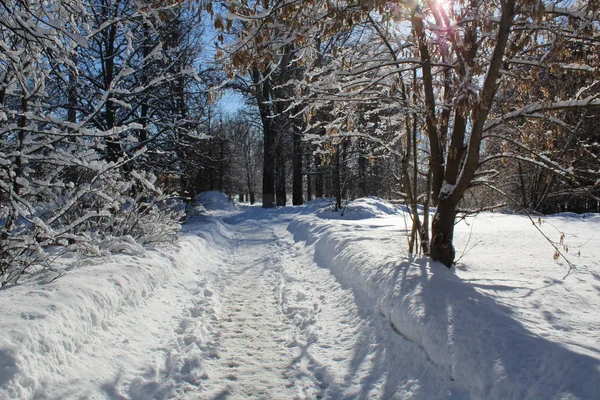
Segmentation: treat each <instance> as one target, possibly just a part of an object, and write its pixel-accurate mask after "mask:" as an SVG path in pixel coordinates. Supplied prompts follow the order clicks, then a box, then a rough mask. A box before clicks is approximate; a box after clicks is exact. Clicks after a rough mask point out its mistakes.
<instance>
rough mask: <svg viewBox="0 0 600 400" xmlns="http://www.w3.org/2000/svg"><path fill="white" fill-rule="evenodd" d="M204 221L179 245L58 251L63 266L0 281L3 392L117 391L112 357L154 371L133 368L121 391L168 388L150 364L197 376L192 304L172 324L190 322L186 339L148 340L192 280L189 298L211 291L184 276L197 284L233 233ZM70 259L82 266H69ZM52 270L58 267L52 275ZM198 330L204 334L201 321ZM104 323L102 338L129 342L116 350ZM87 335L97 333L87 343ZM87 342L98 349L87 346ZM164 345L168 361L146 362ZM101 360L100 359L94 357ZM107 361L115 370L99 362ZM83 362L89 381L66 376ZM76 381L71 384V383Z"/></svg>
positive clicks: (134, 393)
mask: <svg viewBox="0 0 600 400" xmlns="http://www.w3.org/2000/svg"><path fill="white" fill-rule="evenodd" d="M202 223H203V224H204V225H205V227H204V229H202V230H201V231H200V230H199V229H198V228H197V227H196V228H195V229H196V232H195V234H194V235H189V236H188V235H184V237H183V238H182V239H181V240H180V243H179V245H178V246H177V248H174V247H171V248H166V249H155V250H149V251H147V252H146V253H144V254H143V255H141V256H128V255H118V256H109V257H103V258H96V259H89V260H85V261H83V262H79V261H78V260H76V259H71V260H69V259H63V260H61V264H62V265H63V266H62V269H61V270H60V271H55V272H51V273H48V276H47V279H35V280H30V281H26V280H23V281H22V283H21V284H19V285H18V286H14V287H8V288H5V289H3V290H0V332H2V335H1V336H0V398H3V399H4V398H7V399H8V398H13V399H24V398H73V397H74V396H77V397H80V396H81V395H82V393H81V390H82V385H83V386H84V387H85V385H89V393H88V395H90V396H93V395H94V394H95V393H96V392H97V388H98V387H103V388H104V391H105V394H106V395H107V396H108V397H110V398H117V397H118V398H123V397H119V396H120V394H119V391H118V382H115V386H114V387H113V386H111V385H110V384H107V383H106V381H109V380H112V379H113V378H114V376H117V377H119V376H120V372H119V367H120V366H119V364H118V362H119V361H115V360H123V361H122V362H123V364H124V365H127V364H132V365H138V366H139V369H140V371H143V370H144V369H151V370H153V371H155V373H154V375H153V374H152V373H149V374H148V373H142V372H140V376H138V377H127V378H128V380H129V381H130V382H131V381H133V384H132V385H131V389H130V392H129V393H128V398H132V399H147V398H156V397H157V398H166V397H171V396H173V395H175V393H173V391H174V385H173V384H171V385H164V384H162V385H158V384H157V383H156V382H159V381H161V380H160V379H158V377H156V376H155V375H156V374H164V375H165V376H168V377H169V378H170V379H169V380H168V381H170V382H173V381H175V380H178V381H182V380H183V381H186V380H189V381H193V380H197V379H200V376H201V374H202V371H201V365H199V362H198V361H197V360H199V356H198V355H197V353H199V351H198V350H194V346H196V348H197V346H198V345H199V343H200V342H201V341H202V340H201V338H199V339H198V340H192V339H189V334H190V332H192V328H191V327H189V326H188V325H190V324H191V323H192V322H191V321H192V320H193V318H192V317H193V316H194V314H197V313H198V312H199V311H198V310H188V311H189V312H187V314H191V316H190V318H189V321H187V322H185V321H181V322H180V324H181V326H177V327H176V328H177V329H182V331H186V332H187V334H188V337H187V338H185V340H184V338H180V339H181V340H179V342H177V341H175V342H174V343H172V344H171V345H170V346H168V348H165V349H162V350H161V348H157V347H156V344H155V343H154V341H155V339H156V338H158V337H159V336H160V335H164V336H165V337H167V336H168V335H167V334H166V333H165V332H156V330H157V329H158V330H161V331H164V330H168V329H171V327H170V324H172V323H173V321H171V318H170V315H171V314H170V313H169V312H170V310H172V309H174V308H177V307H178V305H179V304H178V303H179V302H180V300H181V298H182V296H185V295H186V294H185V293H187V292H189V291H190V289H194V291H192V293H196V299H192V300H194V301H196V302H197V303H198V304H200V303H201V302H202V301H203V297H205V296H206V295H210V291H209V292H206V291H205V290H200V289H199V288H193V287H191V286H194V285H198V286H199V285H200V283H199V282H200V281H201V279H202V278H201V276H202V275H207V274H209V273H210V271H212V270H214V268H216V267H217V266H218V265H219V262H220V261H219V260H221V259H222V258H223V257H222V256H220V255H219V246H220V244H224V243H225V242H226V241H227V240H228V238H229V236H230V233H229V231H228V230H227V228H226V227H225V226H224V225H223V224H221V223H220V222H218V221H214V220H213V221H211V220H208V219H205V220H204V221H203V222H202ZM187 229H191V228H190V227H187ZM198 231H200V233H199V232H198ZM76 264H85V266H83V265H82V266H77V267H76V268H74V266H75V265H76ZM57 273H59V274H62V273H64V276H62V277H59V278H58V279H55V280H53V279H52V277H55V276H56V274H57ZM186 285H187V286H189V287H188V288H187V289H188V290H187V291H182V290H181V288H180V286H186ZM187 314H186V313H183V315H187ZM131 321H134V323H133V324H132V323H131ZM197 330H198V334H197V335H198V336H201V332H202V327H200V326H198V327H197ZM103 333H107V335H106V338H105V339H107V340H109V341H110V340H113V339H111V338H114V337H115V336H116V337H119V336H121V339H120V340H122V341H123V343H130V345H129V346H125V347H126V348H127V352H126V353H125V354H121V353H119V354H117V353H115V352H116V351H117V350H116V349H113V348H112V347H111V344H110V343H106V341H103V340H104V339H103ZM90 340H93V341H95V342H94V343H91V344H90ZM84 345H85V346H84ZM164 346H167V343H165V344H164ZM121 347H122V346H121ZM90 348H91V349H95V350H92V353H89V351H90V350H89V349H90ZM82 349H83V350H85V351H83V350H82ZM163 350H164V351H168V352H169V356H168V357H167V358H168V359H169V363H168V365H163V366H153V364H155V363H156V360H153V358H154V357H155V355H156V352H157V351H163ZM194 354H196V355H194ZM102 360H104V361H105V364H104V365H103V367H97V366H98V364H102ZM106 365H111V366H112V367H114V370H106V369H105V368H106ZM98 368H100V369H101V370H98ZM73 370H77V372H76V373H73ZM81 370H87V371H88V376H89V381H90V382H89V384H88V383H87V382H86V383H85V384H83V383H82V382H69V378H70V377H71V376H81V375H84V376H85V373H82V372H81ZM117 380H118V379H117ZM163 381H164V379H163ZM74 385H77V390H76V391H75V392H73V393H71V392H70V391H69V390H70V388H71V386H74ZM61 386H62V388H63V390H64V392H61V393H53V392H49V390H50V389H49V388H54V389H56V388H60V387H61ZM84 397H85V396H84Z"/></svg>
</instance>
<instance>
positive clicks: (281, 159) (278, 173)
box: [275, 134, 287, 207]
mask: <svg viewBox="0 0 600 400" xmlns="http://www.w3.org/2000/svg"><path fill="white" fill-rule="evenodd" d="M276 142H277V143H276V145H275V202H276V203H277V206H278V207H283V206H285V205H286V204H287V193H286V187H285V153H284V146H283V135H282V134H280V135H279V137H278V138H277V139H276Z"/></svg>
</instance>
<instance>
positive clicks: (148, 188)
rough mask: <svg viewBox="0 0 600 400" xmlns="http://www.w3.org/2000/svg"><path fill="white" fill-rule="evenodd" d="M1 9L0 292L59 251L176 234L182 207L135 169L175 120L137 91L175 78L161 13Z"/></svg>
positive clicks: (87, 6) (40, 6) (64, 3)
mask: <svg viewBox="0 0 600 400" xmlns="http://www.w3.org/2000/svg"><path fill="white" fill-rule="evenodd" d="M3 6H4V7H3V9H2V10H0V48H1V49H2V51H0V285H2V286H4V285H6V284H9V283H16V282H17V280H18V279H19V278H20V277H21V276H23V275H24V274H29V273H34V272H36V271H39V270H40V269H43V268H47V267H50V266H51V265H52V262H53V260H55V259H56V257H58V256H60V254H61V253H62V252H64V251H78V252H83V253H88V254H102V253H103V251H124V252H129V253H132V252H138V251H140V248H139V246H141V245H143V244H146V243H151V242H159V241H165V240H170V239H172V238H173V237H174V235H175V233H176V232H177V229H178V227H179V223H178V221H179V219H180V212H179V209H177V208H170V207H168V206H166V203H165V200H166V196H165V194H164V193H163V192H162V191H161V190H160V188H158V187H156V186H155V180H156V178H155V177H154V175H153V174H152V172H140V171H139V170H136V163H137V162H138V160H139V159H140V158H139V157H140V156H141V155H142V154H143V153H144V152H145V150H146V148H147V147H148V146H150V145H151V143H152V140H154V141H155V142H158V141H159V136H160V138H161V139H163V138H164V137H165V136H167V135H168V132H171V131H170V129H171V128H169V129H167V128H165V126H166V125H165V124H167V122H168V121H171V120H172V119H173V115H172V112H170V113H164V114H161V116H165V115H166V116H165V119H164V120H161V121H158V122H157V120H156V118H155V117H156V115H155V114H153V113H151V112H150V111H149V108H152V107H154V108H152V110H154V111H156V110H158V109H161V110H162V109H163V108H164V109H166V110H170V111H172V109H173V108H172V107H170V106H171V103H168V104H167V103H165V104H162V103H161V104H157V105H154V104H149V103H150V100H148V98H147V96H146V95H142V93H150V92H154V93H155V94H156V93H157V91H158V90H159V89H163V90H166V88H169V87H170V85H169V83H170V82H171V81H172V80H174V79H176V78H181V77H182V74H183V72H181V73H176V72H173V71H174V70H176V69H174V68H171V67H170V66H169V62H165V60H167V59H168V56H169V51H170V50H169V49H170V48H169V49H167V46H162V45H161V43H160V42H159V40H160V39H159V38H161V37H162V36H161V34H162V33H163V30H164V29H165V28H166V26H162V25H161V24H162V19H161V18H160V15H159V11H158V10H155V9H154V8H153V7H151V6H150V5H144V6H143V7H142V6H141V5H140V4H138V3H137V2H133V1H131V2H126V1H122V2H111V3H110V4H97V3H95V2H91V3H90V2H81V1H80V0H48V1H44V2H21V1H8V2H5V3H3ZM159 25H160V26H159ZM139 32H144V34H143V35H141V34H138V35H137V36H136V35H135V34H136V33H139ZM151 48H155V50H153V51H151V52H150V53H149V54H147V55H145V56H143V57H139V55H140V54H141V53H143V52H145V51H147V50H148V49H151ZM115 49H118V51H116V50H115ZM163 50H164V51H163ZM108 52H111V54H108ZM99 55H101V56H99ZM149 74H152V77H154V76H156V77H157V79H151V77H150V76H149ZM141 75H143V76H141ZM158 77H160V78H158ZM154 97H155V98H156V99H157V100H156V101H158V100H160V99H159V95H156V96H154ZM164 98H165V99H167V100H165V101H170V100H169V99H170V97H169V96H164ZM151 106H152V107H151ZM148 113H150V114H152V115H153V117H152V118H144V117H142V114H144V115H147V114H148ZM144 121H145V122H144ZM159 122H160V124H162V125H161V127H160V128H157V126H156V124H157V123H159ZM153 123H154V124H155V125H152V124H153ZM171 125H172V126H173V129H177V128H178V127H179V125H177V124H171ZM171 125H169V126H171ZM177 132H179V131H177ZM159 133H160V134H159ZM161 135H162V136H161ZM151 139H152V140H151ZM154 145H155V146H158V145H157V144H154ZM145 170H151V168H150V167H146V168H145ZM156 170H158V168H157V169H156Z"/></svg>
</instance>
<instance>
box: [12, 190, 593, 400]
mask: <svg viewBox="0 0 600 400" xmlns="http://www.w3.org/2000/svg"><path fill="white" fill-rule="evenodd" d="M195 200H196V206H195V207H196V208H199V209H201V210H202V213H201V215H200V216H193V217H190V218H189V219H188V221H187V222H186V224H185V225H184V228H183V231H182V232H181V235H180V236H181V237H180V240H179V243H178V244H177V245H175V246H165V247H162V248H153V249H145V250H144V249H141V248H139V247H137V246H135V245H134V243H129V246H126V244H127V243H121V244H120V245H121V246H124V247H123V249H122V252H123V254H118V255H111V256H105V257H98V258H90V259H80V258H79V257H78V256H76V255H74V254H71V255H67V256H65V257H63V258H61V259H60V261H59V262H58V264H57V266H56V268H55V269H54V270H53V271H50V270H48V271H44V272H43V273H42V274H41V275H40V276H37V277H30V278H29V279H26V280H23V281H22V283H21V284H19V285H17V286H12V287H7V288H4V289H2V290H0V331H1V332H2V335H0V398H2V399H4V398H8V399H28V398H42V399H62V398H110V399H113V398H114V399H167V398H180V399H225V398H231V399H245V398H277V399H314V398H328V399H338V398H362V399H367V398H386V399H387V398H393V399H468V398H471V399H533V398H535V399H538V398H540V399H541V398H543V399H594V398H597V394H598V393H600V334H599V333H598V332H600V317H599V316H598V313H597V306H598V304H599V300H600V265H599V263H598V260H599V259H600V257H599V256H600V238H599V237H597V232H599V231H600V229H599V228H600V216H598V215H591V214H588V215H585V216H579V215H574V214H559V215H555V216H549V217H544V218H542V219H541V225H540V224H539V222H537V221H536V223H538V227H539V228H540V229H541V230H542V231H543V232H545V233H546V234H547V235H548V236H549V237H550V238H551V239H553V240H555V241H556V242H559V240H560V237H561V235H562V234H563V233H564V239H563V243H564V245H565V246H568V247H569V252H568V253H566V254H567V256H568V257H569V259H570V260H571V261H572V262H573V263H574V265H575V267H576V268H575V269H574V270H573V271H570V273H569V274H568V276H566V277H565V275H567V273H568V272H569V267H568V266H567V265H566V263H565V262H564V261H561V260H560V259H559V260H556V261H555V260H554V259H553V253H554V249H553V248H552V247H551V246H550V245H549V244H548V243H547V242H546V241H545V239H544V238H543V237H542V236H541V235H540V234H539V232H538V231H537V229H536V227H535V226H533V224H532V222H531V221H530V220H529V219H528V218H527V217H525V216H519V215H504V214H494V213H482V214H480V215H479V216H477V217H476V218H474V219H472V218H471V219H468V220H467V221H466V222H465V221H463V222H460V223H459V224H458V225H457V226H456V229H457V232H456V248H457V255H458V256H459V257H460V256H461V255H462V258H461V259H460V260H459V262H458V264H457V268H453V269H451V270H448V269H447V268H446V267H444V266H442V265H440V264H437V263H431V262H429V260H428V259H426V258H421V257H412V258H410V257H408V256H407V254H406V253H407V247H408V245H407V240H406V233H407V230H408V229H409V226H407V221H409V219H410V217H409V216H408V212H407V211H406V209H405V208H402V207H396V206H392V205H389V204H387V203H385V202H383V201H382V200H381V199H378V198H366V199H360V200H357V201H353V202H350V203H348V204H347V205H346V207H345V210H344V215H343V216H342V215H340V213H339V212H337V213H336V212H333V211H331V210H332V208H331V202H330V201H328V200H325V201H324V200H318V201H313V202H310V203H308V204H307V205H305V206H302V207H282V208H278V209H272V210H264V209H262V208H260V207H253V206H234V205H233V204H231V203H230V202H229V200H228V199H227V197H226V196H224V195H223V194H220V193H216V192H210V193H203V194H201V195H199V196H197V197H196V199H195ZM561 249H562V250H564V247H562V246H561ZM578 253H579V255H578Z"/></svg>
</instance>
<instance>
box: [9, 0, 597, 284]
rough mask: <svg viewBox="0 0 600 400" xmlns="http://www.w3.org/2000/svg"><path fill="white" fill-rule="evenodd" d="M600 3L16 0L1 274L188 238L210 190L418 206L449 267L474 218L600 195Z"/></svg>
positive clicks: (419, 219) (428, 238)
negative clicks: (186, 214)
mask: <svg viewBox="0 0 600 400" xmlns="http://www.w3.org/2000/svg"><path fill="white" fill-rule="evenodd" d="M599 16H600V2H599V1H597V0H489V1H482V0H422V1H420V0H389V1H384V0H347V1H334V0H302V1H300V0H260V1H258V0H257V1H232V2H227V1H223V2H217V1H208V0H198V1H192V0H189V1H188V0H181V1H176V0H169V1H153V0H137V1H134V0H120V1H117V0H92V1H89V2H83V1H81V0H48V1H43V2H42V1H29V0H7V1H3V2H2V3H1V4H0V140H1V144H0V205H1V209H0V281H1V282H2V286H4V285H9V284H15V283H16V282H17V281H18V280H19V279H20V278H21V277H22V276H23V275H24V274H29V273H33V272H35V271H38V270H43V269H45V268H51V266H52V263H53V261H54V260H55V259H56V258H57V257H60V256H61V255H62V254H64V253H65V252H70V251H77V252H80V253H83V254H86V255H102V254H105V253H106V252H109V253H110V252H111V251H116V252H118V251H119V249H120V248H121V246H122V245H123V243H127V242H129V241H133V242H135V243H138V244H140V245H147V244H152V243H160V242H169V241H172V240H175V238H176V235H177V232H178V231H179V229H180V224H181V222H182V218H183V216H182V204H184V203H190V202H193V200H192V198H193V197H194V196H195V195H196V194H198V193H200V192H203V191H207V190H217V191H222V192H224V193H226V194H227V195H228V196H229V197H230V198H232V199H237V201H240V202H246V201H247V202H249V203H255V202H258V203H261V204H262V206H263V207H265V208H272V207H280V206H285V205H287V204H289V203H290V200H291V204H293V205H300V204H303V203H304V202H307V201H309V200H311V199H315V198H320V197H326V198H331V199H332V200H331V202H332V207H333V208H334V209H335V210H339V212H340V213H343V212H344V209H345V207H346V206H347V204H348V202H349V201H352V200H353V199H356V198H361V197H366V196H378V197H381V198H383V199H386V200H390V201H392V202H396V203H401V204H405V205H407V206H408V207H409V209H410V210H411V218H412V220H411V229H410V240H409V242H410V246H409V253H411V254H413V253H415V254H416V253H421V254H426V255H428V256H429V257H431V258H432V259H433V260H436V261H440V262H442V263H443V264H445V265H446V266H448V267H450V266H452V264H453V262H454V261H455V255H456V254H455V249H454V245H453V237H454V226H455V222H456V221H457V220H460V219H461V218H464V217H465V216H467V215H472V214H476V213H478V212H481V211H484V210H487V211H490V210H499V211H504V212H510V213H519V214H523V213H525V214H528V215H535V216H537V215H545V214H552V213H556V212H561V211H570V212H576V213H584V212H598V211H600V202H599V199H600V131H598V128H597V127H598V124H599V123H600V108H599V107H600V89H599V88H600V22H599V20H600V17H599ZM228 93H235V94H237V96H241V98H242V99H243V101H241V102H240V104H239V105H237V106H236V107H234V108H235V110H233V111H227V109H226V107H224V106H223V104H224V103H223V101H221V99H223V98H224V96H225V97H226V96H227V94H228ZM430 211H431V213H430Z"/></svg>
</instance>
